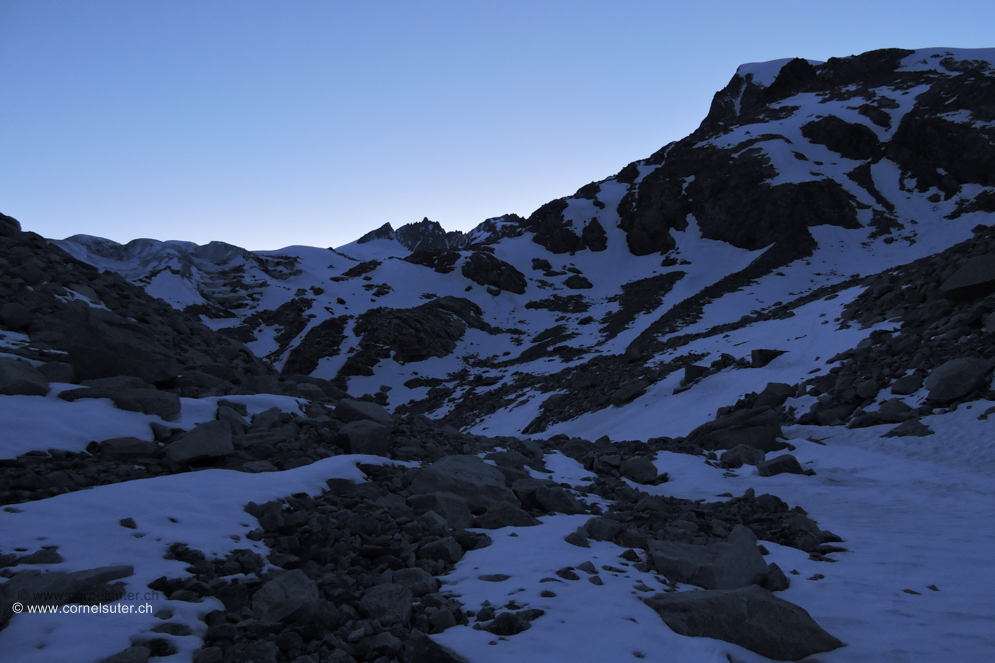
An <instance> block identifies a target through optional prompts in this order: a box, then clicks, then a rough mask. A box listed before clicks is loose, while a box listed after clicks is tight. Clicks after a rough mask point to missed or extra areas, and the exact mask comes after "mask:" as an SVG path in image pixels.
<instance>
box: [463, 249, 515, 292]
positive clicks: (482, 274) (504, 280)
mask: <svg viewBox="0 0 995 663" xmlns="http://www.w3.org/2000/svg"><path fill="white" fill-rule="evenodd" d="M462 272H463V276H465V277H466V278H468V279H470V280H471V281H473V282H474V283H476V284H478V285H483V286H493V287H495V288H500V289H501V290H507V291H508V292H513V293H515V294H516V295H524V294H525V288H526V286H527V285H528V281H526V280H525V275H524V274H522V273H521V272H520V271H518V270H517V269H515V267H514V266H512V265H509V264H508V263H506V262H505V261H503V260H500V259H498V258H495V257H494V256H493V255H491V254H490V253H487V252H485V251H474V252H473V253H471V254H470V257H469V258H467V259H466V262H465V263H463V269H462Z"/></svg>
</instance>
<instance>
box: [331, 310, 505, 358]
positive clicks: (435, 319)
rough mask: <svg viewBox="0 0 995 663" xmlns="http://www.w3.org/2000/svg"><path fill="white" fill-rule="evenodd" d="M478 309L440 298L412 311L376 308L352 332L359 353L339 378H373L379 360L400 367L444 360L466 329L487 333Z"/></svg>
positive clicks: (487, 329) (487, 326)
mask: <svg viewBox="0 0 995 663" xmlns="http://www.w3.org/2000/svg"><path fill="white" fill-rule="evenodd" d="M481 313H482V311H481V309H480V307H479V306H477V305H476V304H474V303H473V302H471V301H470V300H468V299H464V298H462V297H448V296H447V297H440V298H438V299H433V300H432V301H430V302H427V303H425V304H422V305H420V306H415V307H413V308H404V309H393V308H385V307H378V308H374V309H370V310H369V311H367V312H366V313H363V314H362V315H360V316H359V319H358V320H357V322H356V325H355V326H354V328H353V331H354V333H355V334H357V335H359V336H361V337H362V340H361V341H360V351H359V352H357V353H356V354H354V355H353V356H351V357H349V359H348V360H347V361H346V363H345V365H344V366H343V368H342V370H341V371H340V373H341V374H342V375H373V367H374V366H376V365H377V363H379V361H380V360H381V359H386V358H388V357H391V356H392V357H393V359H394V361H397V362H399V363H402V364H406V363H410V362H416V361H423V360H425V359H428V358H429V357H446V356H448V355H449V354H450V353H452V352H453V350H455V349H456V344H457V343H458V342H459V341H460V339H462V338H463V335H464V334H465V333H466V329H467V327H473V328H475V329H482V330H485V331H489V330H490V329H491V328H490V326H489V325H488V324H487V323H485V322H484V321H483V320H482V319H481V318H480V315H481Z"/></svg>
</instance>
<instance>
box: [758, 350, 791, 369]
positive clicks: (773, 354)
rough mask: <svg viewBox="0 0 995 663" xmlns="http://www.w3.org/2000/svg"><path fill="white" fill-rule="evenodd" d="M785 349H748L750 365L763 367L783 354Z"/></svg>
mask: <svg viewBox="0 0 995 663" xmlns="http://www.w3.org/2000/svg"><path fill="white" fill-rule="evenodd" d="M785 352H787V350H765V349H762V348H758V349H756V350H751V351H750V366H752V367H753V368H763V367H764V366H766V365H767V364H769V363H770V362H772V361H774V359H776V358H777V357H780V356H781V355H783V354H784V353H785Z"/></svg>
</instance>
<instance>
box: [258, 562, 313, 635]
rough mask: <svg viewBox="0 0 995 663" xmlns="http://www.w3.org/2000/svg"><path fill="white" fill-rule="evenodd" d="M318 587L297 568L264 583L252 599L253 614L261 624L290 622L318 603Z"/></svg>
mask: <svg viewBox="0 0 995 663" xmlns="http://www.w3.org/2000/svg"><path fill="white" fill-rule="evenodd" d="M320 597H321V595H320V592H319V590H318V584H317V583H316V582H315V581H314V580H311V578H308V577H307V574H305V573H304V572H303V571H301V570H300V569H294V570H293V571H286V572H284V573H281V574H280V575H278V576H277V577H275V578H273V579H272V580H268V581H266V582H265V583H264V584H263V586H262V587H260V588H259V590H258V591H257V592H256V593H255V595H253V597H252V613H253V615H254V616H255V617H256V619H260V620H262V621H271V622H279V621H282V620H284V619H288V618H289V619H292V618H293V617H295V616H298V615H300V614H302V613H303V611H305V610H307V609H308V608H310V607H311V606H313V605H314V604H316V603H317V602H318V599H319V598H320Z"/></svg>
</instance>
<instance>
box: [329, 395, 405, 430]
mask: <svg viewBox="0 0 995 663" xmlns="http://www.w3.org/2000/svg"><path fill="white" fill-rule="evenodd" d="M335 416H336V417H338V418H339V419H341V420H342V421H343V422H344V423H349V422H352V421H362V420H364V419H367V420H369V421H375V422H377V423H378V424H380V425H381V426H386V427H387V428H388V429H393V428H394V417H393V416H391V414H390V412H388V411H387V409H386V408H385V407H383V406H382V405H378V404H376V403H368V402H366V401H355V400H352V399H351V398H343V399H341V400H340V401H339V402H338V403H336V405H335Z"/></svg>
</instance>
